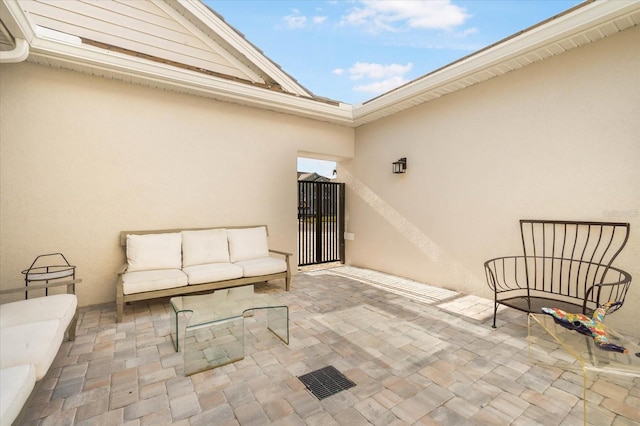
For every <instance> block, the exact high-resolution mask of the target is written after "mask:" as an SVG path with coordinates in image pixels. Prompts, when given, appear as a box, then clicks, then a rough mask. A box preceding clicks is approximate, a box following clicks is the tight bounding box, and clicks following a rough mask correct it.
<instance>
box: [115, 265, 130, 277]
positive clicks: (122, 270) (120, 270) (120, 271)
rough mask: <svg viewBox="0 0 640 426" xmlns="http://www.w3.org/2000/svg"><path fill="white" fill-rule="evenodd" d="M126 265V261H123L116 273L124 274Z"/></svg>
mask: <svg viewBox="0 0 640 426" xmlns="http://www.w3.org/2000/svg"><path fill="white" fill-rule="evenodd" d="M128 266H129V265H127V264H126V263H123V264H122V265H120V267H119V268H118V272H117V274H118V275H122V274H124V273H125V272H127V267H128Z"/></svg>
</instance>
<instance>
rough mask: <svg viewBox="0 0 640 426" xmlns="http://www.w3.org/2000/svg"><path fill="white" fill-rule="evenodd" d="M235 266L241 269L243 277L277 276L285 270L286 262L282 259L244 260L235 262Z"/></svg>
mask: <svg viewBox="0 0 640 426" xmlns="http://www.w3.org/2000/svg"><path fill="white" fill-rule="evenodd" d="M235 264H236V265H238V266H240V267H242V270H243V271H244V274H243V276H245V277H257V276H260V275H268V274H277V273H278V272H285V271H286V270H287V262H285V261H284V260H283V259H276V258H275V257H261V258H260V259H253V260H244V261H242V262H236V263H235Z"/></svg>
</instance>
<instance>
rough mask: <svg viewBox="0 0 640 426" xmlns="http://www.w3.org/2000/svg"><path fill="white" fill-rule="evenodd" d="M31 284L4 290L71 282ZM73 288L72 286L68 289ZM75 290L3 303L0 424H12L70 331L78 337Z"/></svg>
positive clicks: (0, 310) (70, 283) (0, 313)
mask: <svg viewBox="0 0 640 426" xmlns="http://www.w3.org/2000/svg"><path fill="white" fill-rule="evenodd" d="M80 281H81V280H75V281H66V282H62V283H56V284H54V285H44V286H30V287H29V288H27V289H13V290H9V291H3V292H2V293H3V294H6V293H14V292H18V291H19V292H24V291H32V290H39V289H42V288H50V287H56V286H60V285H67V288H68V289H70V288H71V287H72V286H73V285H74V284H76V283H78V282H80ZM68 291H69V290H68ZM77 308H78V299H77V297H76V296H75V294H55V295H49V296H45V297H36V298H31V299H26V300H19V301H16V302H9V303H4V304H1V305H0V426H5V425H11V424H12V423H13V422H14V421H15V420H16V418H17V417H18V416H19V415H20V413H21V411H22V409H23V407H24V406H25V404H26V403H27V401H28V400H29V398H30V396H31V395H32V394H33V393H34V389H35V388H36V383H38V382H39V381H40V380H41V379H42V378H43V377H44V376H45V375H46V374H47V371H49V368H50V367H51V364H52V363H53V360H54V359H55V357H56V355H57V353H58V351H59V350H60V346H61V345H62V342H63V340H64V337H65V334H66V333H67V332H68V335H69V339H70V340H74V339H75V332H76V324H77V320H78V312H77Z"/></svg>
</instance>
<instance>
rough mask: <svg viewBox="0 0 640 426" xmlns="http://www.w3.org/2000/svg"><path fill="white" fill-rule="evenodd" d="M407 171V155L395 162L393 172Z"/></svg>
mask: <svg viewBox="0 0 640 426" xmlns="http://www.w3.org/2000/svg"><path fill="white" fill-rule="evenodd" d="M406 171H407V157H402V158H401V159H399V160H398V161H394V162H393V173H405V172H406Z"/></svg>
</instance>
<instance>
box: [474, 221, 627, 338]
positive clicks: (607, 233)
mask: <svg viewBox="0 0 640 426" xmlns="http://www.w3.org/2000/svg"><path fill="white" fill-rule="evenodd" d="M520 233H521V236H522V248H523V252H524V255H523V256H507V257H499V258H496V259H491V260H488V261H486V262H485V264H484V268H485V273H486V276H487V283H488V284H489V287H490V288H491V290H493V292H494V302H495V303H494V312H493V327H494V328H495V326H496V314H497V311H498V305H500V304H502V305H505V306H509V307H511V308H514V309H518V310H521V311H524V312H541V308H542V307H549V308H559V309H562V310H564V311H567V312H573V313H578V312H580V313H582V314H585V315H588V316H591V315H592V313H593V311H595V310H596V309H597V308H598V307H599V306H600V305H603V304H605V303H607V302H609V301H618V302H624V298H625V296H626V294H627V291H628V290H629V286H630V285H631V275H629V274H628V273H627V272H625V271H623V270H621V269H618V268H616V267H614V266H612V263H613V261H614V260H615V258H616V257H617V256H618V254H619V253H620V252H621V251H622V249H623V248H624V246H625V244H626V243H627V240H628V239H629V224H628V223H614V222H576V221H560V220H521V221H520ZM621 306H622V303H621V304H619V305H616V306H614V307H612V308H611V309H610V310H609V312H608V313H612V312H615V311H616V310H618V309H620V307H621Z"/></svg>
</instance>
